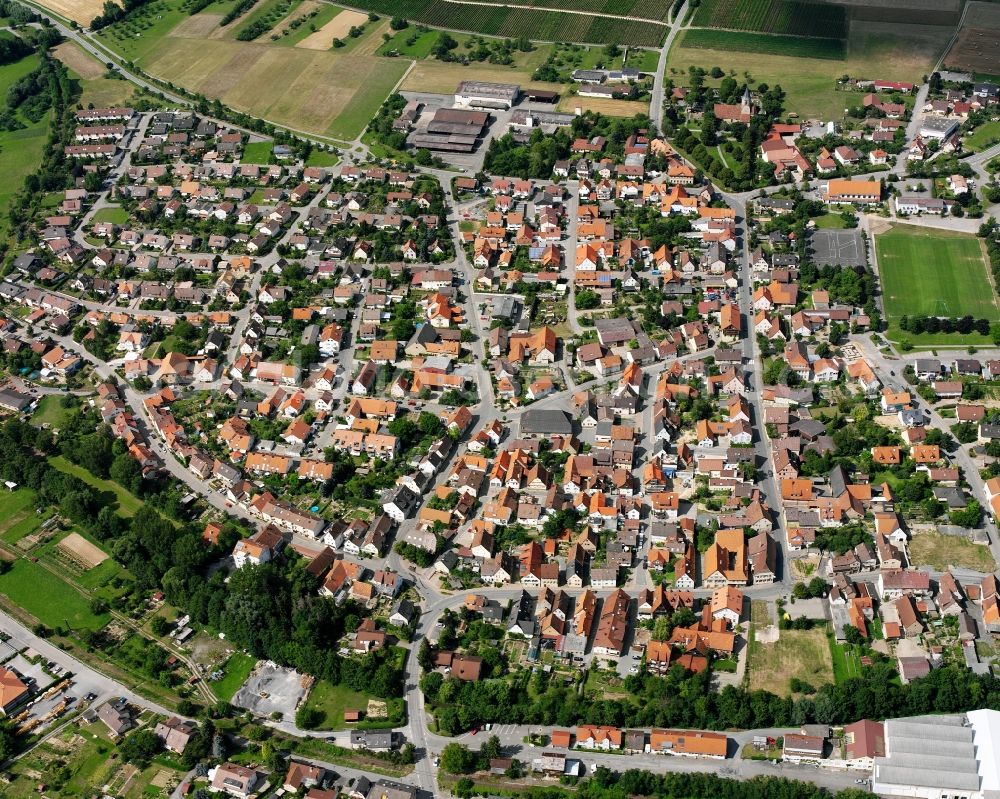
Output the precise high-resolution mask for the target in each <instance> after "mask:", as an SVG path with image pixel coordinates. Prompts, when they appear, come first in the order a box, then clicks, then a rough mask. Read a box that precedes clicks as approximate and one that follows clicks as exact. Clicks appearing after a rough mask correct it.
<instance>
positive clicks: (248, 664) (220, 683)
mask: <svg viewBox="0 0 1000 799" xmlns="http://www.w3.org/2000/svg"><path fill="white" fill-rule="evenodd" d="M256 665H257V660H256V659H255V658H252V657H250V656H249V655H244V654H241V653H239V652H236V653H235V654H233V655H230V657H229V660H227V661H226V664H225V665H224V666H223V667H222V670H223V672H225V673H224V675H223V677H222V679H221V680H217V681H216V682H210V683H209V687H210V688H211V689H212V692H213V693H214V694H215V695H216V696H217V697H219V699H221V700H222V701H223V702H228V701H229V700H230V699H232V698H233V694H235V693H236V692H237V691H238V690H240V686H241V685H243V683H245V682H246V681H247V677H249V676H250V672H252V671H253V667H254V666H256Z"/></svg>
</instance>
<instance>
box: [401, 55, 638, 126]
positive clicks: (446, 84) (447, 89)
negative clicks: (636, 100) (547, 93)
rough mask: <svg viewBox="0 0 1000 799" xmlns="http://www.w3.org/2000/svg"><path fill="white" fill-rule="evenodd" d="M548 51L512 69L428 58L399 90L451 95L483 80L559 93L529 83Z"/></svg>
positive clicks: (522, 59)
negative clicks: (468, 82)
mask: <svg viewBox="0 0 1000 799" xmlns="http://www.w3.org/2000/svg"><path fill="white" fill-rule="evenodd" d="M549 51H550V49H549V47H548V46H546V45H541V46H539V47H537V48H536V49H535V50H533V51H532V52H530V53H519V54H518V56H517V58H515V60H514V64H513V65H511V66H504V65H497V64H479V63H472V64H469V66H463V65H462V64H459V63H451V62H445V61H437V60H436V59H430V58H427V59H424V60H422V61H417V62H416V63H414V65H413V69H412V70H410V72H409V74H407V76H406V79H405V80H404V81H403V84H402V86H401V87H400V88H401V89H403V90H404V91H422V92H439V93H444V94H450V93H452V92H454V91H455V87H456V86H457V85H458V84H459V83H460V82H461V81H463V80H483V81H493V82H497V81H501V82H503V83H518V84H520V85H521V87H522V88H536V89H553V90H555V91H558V92H560V93H562V92H564V91H565V89H566V87H565V86H563V85H562V84H560V83H542V82H539V81H533V80H532V79H531V76H532V74H534V72H535V69H537V68H538V66H539V65H540V64H541V63H542V62H543V61H545V59H546V58H548V54H549ZM386 60H389V61H391V60H393V59H386ZM395 60H396V61H397V62H400V63H408V62H405V61H403V60H402V59H395ZM647 110H648V104H647Z"/></svg>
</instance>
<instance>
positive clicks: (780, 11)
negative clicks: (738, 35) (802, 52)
mask: <svg viewBox="0 0 1000 799" xmlns="http://www.w3.org/2000/svg"><path fill="white" fill-rule="evenodd" d="M693 25H694V27H696V28H729V29H732V30H742V31H758V32H760V33H781V34H789V35H794V36H819V37H822V38H827V39H843V38H845V37H846V36H847V12H846V10H845V9H844V7H843V6H839V5H834V4H833V3H816V2H808V0H702V2H701V4H700V5H699V6H698V10H697V11H695V14H694V20H693Z"/></svg>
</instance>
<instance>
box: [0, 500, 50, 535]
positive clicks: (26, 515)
mask: <svg viewBox="0 0 1000 799" xmlns="http://www.w3.org/2000/svg"><path fill="white" fill-rule="evenodd" d="M41 523H42V519H40V518H39V516H38V514H37V513H35V492H34V491H32V490H31V489H30V488H19V489H17V491H6V492H4V493H3V494H0V539H3V541H4V542H6V543H8V544H13V543H15V542H17V541H20V540H21V539H22V538H24V537H25V536H26V535H29V534H31V533H33V532H34V531H35V530H37V529H38V527H39V526H40V525H41Z"/></svg>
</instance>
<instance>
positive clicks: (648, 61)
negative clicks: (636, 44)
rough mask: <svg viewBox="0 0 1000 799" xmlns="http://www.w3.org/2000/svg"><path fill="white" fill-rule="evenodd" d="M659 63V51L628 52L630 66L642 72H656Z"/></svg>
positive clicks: (637, 50) (633, 50) (635, 50)
mask: <svg viewBox="0 0 1000 799" xmlns="http://www.w3.org/2000/svg"><path fill="white" fill-rule="evenodd" d="M659 63H660V52H659V50H639V49H635V48H633V49H632V50H629V51H628V66H630V67H632V68H634V69H637V70H639V71H640V72H656V68H657V66H659Z"/></svg>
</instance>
